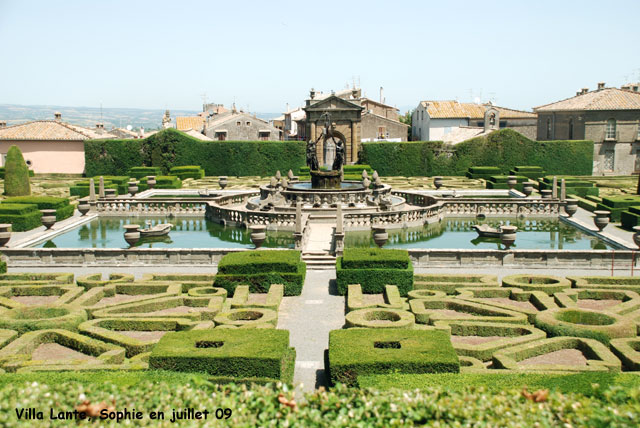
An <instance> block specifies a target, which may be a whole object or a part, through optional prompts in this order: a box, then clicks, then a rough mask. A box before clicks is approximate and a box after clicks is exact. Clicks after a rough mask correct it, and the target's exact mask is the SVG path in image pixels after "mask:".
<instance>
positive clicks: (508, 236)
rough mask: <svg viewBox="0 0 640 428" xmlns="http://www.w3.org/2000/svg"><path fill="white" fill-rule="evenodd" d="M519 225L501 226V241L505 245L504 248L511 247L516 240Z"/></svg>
mask: <svg viewBox="0 0 640 428" xmlns="http://www.w3.org/2000/svg"><path fill="white" fill-rule="evenodd" d="M517 230H518V227H517V226H502V227H501V228H500V242H502V245H504V249H505V250H508V249H509V248H511V246H512V245H513V243H514V242H516V231H517Z"/></svg>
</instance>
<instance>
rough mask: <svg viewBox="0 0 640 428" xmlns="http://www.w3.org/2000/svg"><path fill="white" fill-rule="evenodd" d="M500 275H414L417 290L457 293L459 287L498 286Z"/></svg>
mask: <svg viewBox="0 0 640 428" xmlns="http://www.w3.org/2000/svg"><path fill="white" fill-rule="evenodd" d="M499 285H500V284H499V283H498V277H497V276H495V275H484V274H464V275H458V274H418V275H415V276H414V283H413V288H414V289H416V290H429V291H443V292H445V293H447V294H456V293H457V290H458V289H459V288H465V287H497V286H499Z"/></svg>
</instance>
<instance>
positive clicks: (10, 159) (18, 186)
mask: <svg viewBox="0 0 640 428" xmlns="http://www.w3.org/2000/svg"><path fill="white" fill-rule="evenodd" d="M4 165H5V178H4V194H5V195H6V196H28V195H30V194H31V184H30V183H29V167H27V164H26V163H25V161H24V158H23V157H22V152H21V151H20V149H19V148H18V146H15V145H13V146H11V147H9V150H8V151H7V157H6V159H5V162H4Z"/></svg>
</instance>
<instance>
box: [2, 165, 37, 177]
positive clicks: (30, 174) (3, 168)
mask: <svg viewBox="0 0 640 428" xmlns="http://www.w3.org/2000/svg"><path fill="white" fill-rule="evenodd" d="M4 173H5V167H3V166H0V179H2V180H4ZM35 175H36V174H35V173H34V172H33V170H32V169H30V170H29V177H34V176H35Z"/></svg>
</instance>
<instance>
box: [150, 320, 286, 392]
mask: <svg viewBox="0 0 640 428" xmlns="http://www.w3.org/2000/svg"><path fill="white" fill-rule="evenodd" d="M295 356H296V352H295V349H294V348H291V347H290V346H289V331H287V330H265V329H213V330H190V331H180V332H170V333H167V334H165V335H164V336H163V337H162V339H160V341H159V342H158V344H157V345H156V347H155V348H154V349H153V351H152V352H151V356H150V357H149V367H150V368H154V369H163V370H173V371H182V372H204V373H208V374H210V375H214V376H224V377H233V378H237V379H243V378H251V377H255V378H269V379H273V380H280V381H283V382H292V381H293V370H294V366H295Z"/></svg>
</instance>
